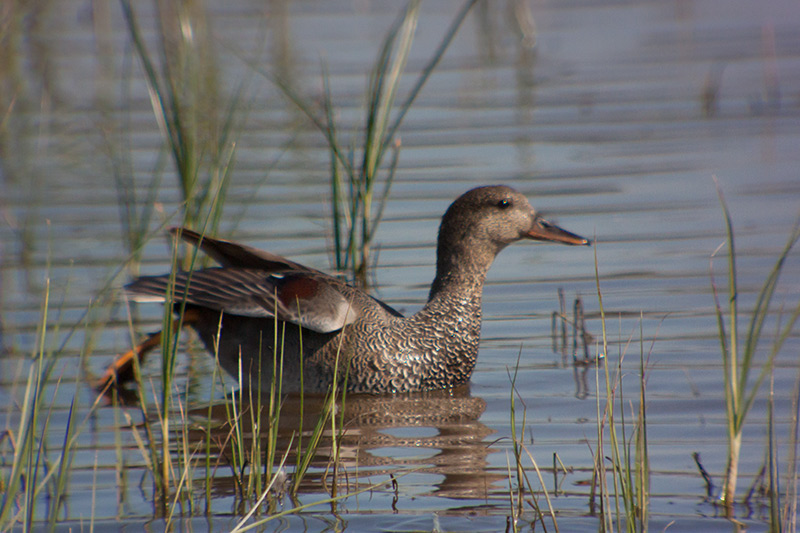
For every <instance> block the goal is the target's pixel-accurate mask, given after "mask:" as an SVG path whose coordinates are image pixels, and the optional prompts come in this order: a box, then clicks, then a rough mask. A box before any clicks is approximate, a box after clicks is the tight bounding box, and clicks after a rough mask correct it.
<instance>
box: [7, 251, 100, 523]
mask: <svg viewBox="0 0 800 533" xmlns="http://www.w3.org/2000/svg"><path fill="white" fill-rule="evenodd" d="M47 270H48V271H49V263H48V266H47ZM50 297H51V293H50V280H49V278H48V279H46V280H45V288H44V294H43V302H42V309H41V320H40V322H39V324H38V329H37V337H36V346H35V348H34V353H33V354H32V358H31V363H30V366H29V367H28V374H27V379H26V381H25V389H24V391H23V394H22V399H21V401H20V402H19V403H18V404H17V405H16V407H18V408H19V419H18V423H17V425H16V427H15V428H10V429H7V430H5V431H4V432H3V433H0V457H2V462H1V463H0V464H2V468H0V488H2V489H3V490H2V499H1V500H0V531H8V530H14V529H16V528H17V527H20V526H21V527H22V531H33V530H42V529H43V526H46V529H47V530H48V531H53V530H55V527H56V524H57V523H58V518H59V516H60V515H61V513H62V508H63V506H64V504H65V501H66V498H67V494H68V491H67V489H68V485H69V478H70V475H71V467H72V458H73V456H74V453H75V447H76V441H77V438H78V436H79V435H80V432H81V430H82V429H83V427H84V426H85V425H86V424H87V422H88V421H89V420H91V418H92V416H93V414H94V411H95V409H96V408H97V406H98V405H99V398H98V399H95V401H94V402H93V403H92V404H91V405H90V406H89V409H88V411H87V412H86V415H85V416H84V418H83V419H82V420H80V422H79V421H78V420H77V416H78V404H77V399H78V395H77V394H78V393H77V389H78V385H79V380H80V375H79V374H78V375H76V378H75V390H76V392H75V394H74V395H73V397H72V400H71V401H70V406H69V411H68V414H67V419H66V423H65V425H64V428H63V431H64V434H63V438H62V440H61V444H60V446H56V447H53V448H50V446H49V445H48V443H49V437H50V436H51V434H52V433H53V431H54V430H51V429H50V422H51V415H52V409H53V406H54V401H55V400H54V399H55V398H56V397H57V395H58V392H59V389H60V388H61V387H62V386H63V382H62V380H61V378H55V380H54V382H53V370H54V367H55V364H56V362H57V359H58V354H59V353H61V350H62V348H63V345H64V344H65V343H66V340H68V339H69V338H70V337H71V336H72V334H73V333H74V331H75V330H76V328H77V326H76V327H73V328H72V329H71V330H70V331H69V332H67V334H66V339H62V341H61V342H62V344H61V347H60V348H55V349H54V348H51V347H49V345H50V344H51V341H50V339H53V338H57V337H59V334H60V326H59V322H58V320H56V321H55V322H54V323H53V324H50V323H49V322H48V316H49V314H50V311H51V307H50V301H51V300H50ZM82 355H85V352H84V353H83V354H82ZM51 382H52V391H48V387H49V386H50V385H51ZM7 450H9V451H10V452H11V453H12V457H11V459H10V461H8V460H6V456H5V454H6V452H7ZM42 499H44V500H45V501H46V502H47V511H46V522H45V523H44V524H43V523H42V522H41V521H40V520H39V519H38V517H37V506H38V504H39V503H40V501H41V500H42Z"/></svg>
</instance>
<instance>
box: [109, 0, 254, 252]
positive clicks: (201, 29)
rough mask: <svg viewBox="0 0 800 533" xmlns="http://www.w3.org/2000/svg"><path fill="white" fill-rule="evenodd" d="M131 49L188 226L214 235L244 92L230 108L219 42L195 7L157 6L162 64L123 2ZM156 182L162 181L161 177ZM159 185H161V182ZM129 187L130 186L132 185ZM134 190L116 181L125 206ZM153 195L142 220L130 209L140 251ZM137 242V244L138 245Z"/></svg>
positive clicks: (134, 244) (129, 217)
mask: <svg viewBox="0 0 800 533" xmlns="http://www.w3.org/2000/svg"><path fill="white" fill-rule="evenodd" d="M121 6H122V12H123V16H124V19H125V23H126V25H127V29H128V33H129V35H130V38H131V41H132V44H133V49H134V51H135V53H136V56H137V57H138V59H139V61H140V63H141V65H142V69H143V71H144V75H145V80H146V82H147V88H148V93H149V96H150V103H151V106H152V108H153V112H154V114H155V118H156V121H157V123H158V126H159V129H160V131H161V134H162V136H163V138H164V140H165V142H166V147H167V152H168V153H169V154H170V156H171V159H172V162H173V164H174V167H175V172H176V175H177V178H178V182H179V185H180V190H181V193H182V197H183V208H184V209H183V211H184V221H183V225H185V226H187V227H191V228H197V225H198V224H199V223H200V222H201V221H205V224H206V228H205V229H206V230H207V231H208V232H209V233H213V232H215V231H216V228H217V226H218V224H219V221H220V219H221V217H222V209H223V207H224V204H225V196H226V191H227V186H228V183H229V181H230V180H229V177H230V174H231V173H232V171H233V166H234V165H233V162H234V159H235V154H236V142H235V138H234V134H233V132H234V126H235V124H236V116H237V114H236V111H237V108H238V107H239V104H240V100H241V98H240V97H241V94H242V86H240V87H239V88H238V90H237V91H235V93H234V96H233V97H232V98H231V99H230V101H229V102H225V101H224V98H223V97H222V96H221V94H220V93H221V90H220V88H219V81H218V78H219V70H218V68H217V66H216V60H215V56H214V53H213V47H214V41H213V39H212V38H211V30H210V28H209V23H208V20H207V17H206V13H205V7H204V6H203V5H202V4H201V3H200V2H197V1H195V0H190V1H187V2H169V1H165V0H159V1H157V2H156V3H155V7H156V12H157V16H156V20H157V22H158V30H159V31H158V56H157V57H156V56H155V55H154V54H152V53H151V52H150V51H149V50H148V48H147V46H146V44H145V41H144V37H143V35H142V30H141V28H140V26H139V23H138V21H137V19H136V15H135V12H134V9H133V5H132V3H131V2H130V0H121ZM155 176H156V178H157V176H158V173H156V174H155ZM156 181H157V179H156ZM126 184H127V185H126ZM133 186H134V185H133V183H128V182H127V181H120V180H118V187H122V188H123V189H125V190H123V191H121V192H120V198H121V199H124V200H125V201H126V203H127V202H129V201H130V200H132V199H135V197H136V196H135V194H134V193H133V191H132V190H128V189H129V188H131V187H133ZM153 190H154V188H151V192H150V193H149V195H148V198H147V201H146V202H145V203H143V211H142V217H141V220H137V217H136V216H135V215H134V210H132V209H131V208H130V207H129V206H126V207H125V213H126V216H125V217H124V220H123V222H124V225H125V226H126V228H128V233H129V234H130V235H132V236H131V237H129V239H128V240H129V241H130V246H131V247H132V249H134V250H135V249H138V246H141V244H142V243H143V241H142V238H141V235H142V234H143V233H144V230H145V229H146V227H147V222H148V219H149V216H150V214H151V207H150V204H151V203H152V200H153ZM137 235H138V237H137Z"/></svg>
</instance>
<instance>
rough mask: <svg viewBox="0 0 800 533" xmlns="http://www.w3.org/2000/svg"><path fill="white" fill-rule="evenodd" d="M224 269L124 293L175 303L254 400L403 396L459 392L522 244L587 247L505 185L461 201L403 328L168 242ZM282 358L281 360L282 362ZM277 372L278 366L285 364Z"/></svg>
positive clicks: (333, 289) (336, 294)
mask: <svg viewBox="0 0 800 533" xmlns="http://www.w3.org/2000/svg"><path fill="white" fill-rule="evenodd" d="M170 231H171V233H173V234H174V235H175V236H176V237H177V238H179V239H182V240H183V241H186V242H188V243H190V244H192V245H194V246H196V247H198V248H199V249H200V250H202V251H203V252H204V253H206V254H207V255H208V256H210V257H211V258H212V259H214V260H215V261H216V262H218V263H219V265H220V266H218V267H210V268H203V269H199V270H193V271H178V272H175V273H172V274H164V275H157V276H143V277H140V278H138V279H136V280H134V281H133V282H132V283H130V284H129V285H127V287H126V291H127V294H128V295H129V296H130V298H131V299H132V300H134V301H138V302H148V301H159V302H170V303H171V305H172V306H173V309H174V310H175V312H176V314H178V313H180V314H181V316H179V317H178V318H177V319H176V325H177V324H180V325H182V326H189V327H191V328H192V329H194V331H195V332H196V333H197V335H198V336H199V338H200V340H201V341H202V342H203V344H204V345H205V347H206V348H207V349H208V350H209V352H211V353H212V354H214V355H215V356H216V357H217V358H218V361H219V364H220V366H221V367H222V368H223V369H224V370H225V371H226V372H227V373H228V374H230V375H231V376H233V377H234V378H239V382H240V383H241V385H242V386H244V387H245V388H248V389H251V390H253V389H256V388H260V390H261V391H262V392H266V391H269V390H270V388H269V387H270V385H271V383H272V382H273V378H274V376H273V374H275V373H276V372H277V375H278V377H279V379H280V384H281V390H283V391H286V392H292V391H300V390H302V391H304V392H320V393H322V392H326V391H327V390H329V389H330V387H331V386H332V385H334V384H336V385H337V386H340V387H342V388H344V389H346V390H347V391H349V392H354V393H368V394H385V393H388V394H395V393H403V392H411V391H428V390H439V389H452V388H454V387H457V386H459V385H462V384H464V383H467V382H468V381H469V379H470V377H471V375H472V372H473V370H474V368H475V364H476V361H477V357H478V347H479V341H480V331H481V298H482V294H483V285H484V282H485V280H486V275H487V272H488V271H489V267H490V266H491V265H492V262H493V261H494V259H495V257H496V256H497V254H498V253H500V252H501V251H502V250H503V249H504V248H505V247H506V246H508V245H510V244H512V243H514V242H516V241H521V240H533V241H545V242H553V243H560V244H566V245H573V246H575V245H577V246H588V245H590V244H591V242H590V241H589V240H588V239H586V238H584V237H581V236H579V235H576V234H574V233H570V232H569V231H567V230H564V229H562V228H560V227H559V226H557V225H555V224H552V223H550V222H548V221H547V220H546V219H545V218H543V217H542V216H541V215H540V214H539V212H538V211H536V210H535V209H534V208H533V207H531V204H530V203H529V201H528V199H527V198H526V197H525V196H524V195H523V194H521V193H520V192H518V191H517V190H515V189H513V188H511V187H509V186H505V185H492V186H483V187H477V188H474V189H471V190H469V191H467V192H465V193H464V194H462V195H461V196H459V197H458V198H457V199H456V200H455V201H454V202H453V203H452V204H451V205H450V206H449V207H448V209H447V211H446V212H445V214H444V216H443V217H442V221H441V224H440V226H439V234H438V241H437V247H436V276H435V278H434V280H433V283H432V284H431V288H430V292H429V294H428V299H427V302H426V303H425V305H424V306H423V307H422V308H421V309H420V310H419V311H417V312H416V313H415V314H413V315H411V316H403V315H402V314H401V313H400V312H398V311H397V310H395V309H394V308H392V307H390V306H389V305H388V304H386V303H384V302H382V301H380V300H379V299H377V298H375V297H373V296H371V295H370V294H368V293H367V292H365V291H363V290H361V289H359V288H357V287H355V286H353V285H350V284H348V283H346V282H344V281H342V280H341V279H339V278H337V277H334V276H332V275H329V274H326V273H324V272H322V271H319V270H316V269H313V268H310V267H307V266H304V265H301V264H299V263H296V262H294V261H291V260H289V259H286V258H284V257H282V256H280V255H277V254H273V253H271V252H267V251H263V250H259V249H256V248H252V247H250V246H246V245H243V244H239V243H236V242H233V241H228V240H223V239H216V238H211V237H209V236H206V235H203V234H200V233H197V232H195V231H192V230H190V229H188V228H173V229H172V230H170ZM160 343H161V332H159V333H155V334H152V335H150V336H148V338H146V339H145V340H144V341H143V342H141V343H140V344H138V345H137V346H135V347H134V348H133V349H132V350H130V351H128V352H126V353H125V354H122V355H121V356H119V357H118V358H117V359H116V360H115V361H114V362H113V363H112V364H111V365H110V366H109V368H108V369H107V370H106V373H105V374H104V376H103V377H102V378H101V379H100V380H99V383H98V387H100V388H106V389H107V388H108V387H109V386H110V385H111V384H112V383H114V384H119V383H121V382H123V381H125V380H127V379H130V378H131V377H132V368H133V364H134V362H133V359H134V358H139V359H140V360H141V358H143V357H144V354H146V353H147V352H148V351H150V350H152V349H153V348H155V347H157V346H159V345H160ZM276 358H277V360H276ZM277 363H280V364H277Z"/></svg>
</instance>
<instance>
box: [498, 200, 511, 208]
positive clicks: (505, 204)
mask: <svg viewBox="0 0 800 533" xmlns="http://www.w3.org/2000/svg"><path fill="white" fill-rule="evenodd" d="M497 207H499V208H500V209H508V208H509V207H511V200H509V199H508V198H503V199H502V200H500V201H499V202H497Z"/></svg>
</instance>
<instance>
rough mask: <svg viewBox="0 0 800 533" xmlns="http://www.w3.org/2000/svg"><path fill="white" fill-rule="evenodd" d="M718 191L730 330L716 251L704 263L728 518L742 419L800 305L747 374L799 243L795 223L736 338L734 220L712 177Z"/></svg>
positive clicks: (799, 225)
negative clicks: (717, 362) (722, 421)
mask: <svg viewBox="0 0 800 533" xmlns="http://www.w3.org/2000/svg"><path fill="white" fill-rule="evenodd" d="M714 183H715V185H716V187H717V195H718V197H719V202H720V206H721V209H722V213H723V216H724V219H725V232H726V241H725V243H724V245H727V251H728V253H727V258H728V323H729V331H727V332H726V329H725V313H724V311H723V309H722V306H721V305H720V302H719V294H718V291H717V286H716V283H715V280H714V271H713V258H714V255H715V254H716V253H717V251H719V249H720V248H721V247H722V246H720V248H718V249H717V251H715V252H714V254H712V256H711V261H712V263H711V264H710V265H709V269H710V272H711V274H710V275H711V289H712V293H713V296H714V302H715V309H716V317H717V326H718V330H719V339H720V348H721V351H722V362H723V374H724V376H723V379H724V390H725V408H726V420H727V433H728V455H727V459H726V467H725V477H724V484H723V488H722V492H721V494H720V500H721V502H722V503H723V504H724V505H725V507H726V512H727V513H728V515H729V516H732V514H733V502H734V498H735V494H736V484H737V481H738V473H739V455H740V452H741V446H742V434H743V430H744V424H745V420H746V418H747V414H748V413H749V411H750V408H751V407H752V405H753V402H754V401H755V399H756V396H757V395H758V392H759V390H760V388H761V385H762V383H763V381H764V379H765V378H766V377H767V376H768V375H769V374H770V373H771V371H772V368H773V363H774V361H775V357H776V356H777V355H778V353H779V352H780V350H781V348H782V347H783V344H784V343H785V341H786V339H788V338H789V336H790V335H791V333H792V331H793V329H794V325H795V323H796V322H797V320H798V318H800V302H798V305H797V307H796V308H795V309H794V310H793V311H792V313H791V314H790V316H789V320H788V321H787V323H786V324H785V325H784V326H783V328H782V329H780V330H779V332H778V335H777V337H776V339H775V340H774V341H773V343H772V346H771V347H770V351H769V354H768V356H767V357H766V359H765V361H764V362H763V363H762V364H761V365H760V368H759V371H758V375H757V377H756V379H755V380H754V381H753V382H752V384H751V383H750V381H751V379H750V373H751V372H752V371H753V370H754V365H755V356H756V349H757V347H758V343H759V341H760V339H761V333H762V329H763V326H764V322H765V320H766V318H767V316H768V314H769V311H770V306H771V303H772V298H773V296H774V294H775V289H776V287H777V285H778V279H779V277H780V274H781V272H782V270H783V266H784V263H785V261H786V258H787V257H788V255H789V253H790V252H791V250H792V248H793V247H794V245H795V244H797V242H798V240H800V219H798V221H797V222H795V225H794V227H793V228H792V230H791V232H790V234H789V238H788V240H787V241H786V245H785V246H784V248H783V250H782V251H781V253H780V255H779V256H778V259H777V261H776V262H775V265H774V266H773V267H772V270H771V271H770V273H769V275H768V276H767V279H766V280H765V281H764V284H763V285H762V287H761V290H760V291H759V294H758V297H757V298H756V303H755V307H754V309H753V315H752V318H751V320H750V325H749V327H748V329H747V334H746V336H745V338H744V339H740V338H739V331H738V297H739V294H738V289H737V281H736V275H737V271H736V247H735V238H734V231H733V222H732V220H731V215H730V212H729V210H728V206H727V203H726V201H725V197H724V195H723V193H722V189H721V187H720V185H719V182H718V181H717V179H716V177H714ZM740 343H742V344H743V350H742V354H741V356H740V354H739V344H740Z"/></svg>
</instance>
